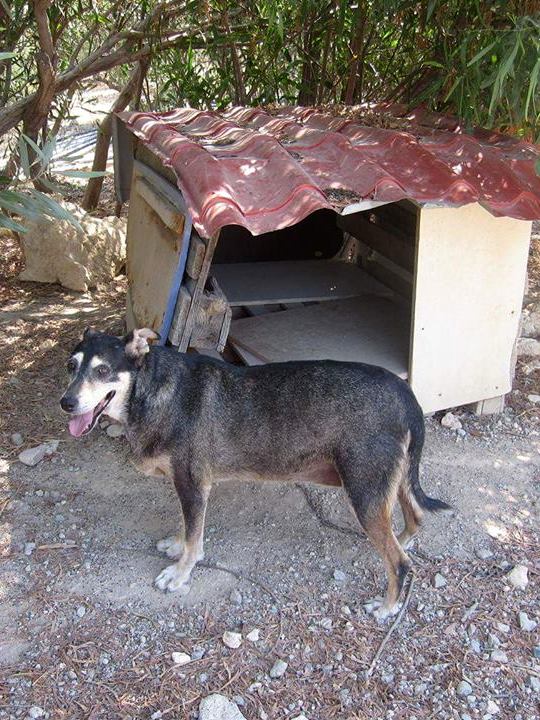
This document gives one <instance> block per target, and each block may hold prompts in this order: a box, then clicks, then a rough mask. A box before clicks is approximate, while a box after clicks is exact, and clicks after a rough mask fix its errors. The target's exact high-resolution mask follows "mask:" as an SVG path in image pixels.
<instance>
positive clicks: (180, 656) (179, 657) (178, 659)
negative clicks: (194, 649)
mask: <svg viewBox="0 0 540 720" xmlns="http://www.w3.org/2000/svg"><path fill="white" fill-rule="evenodd" d="M171 658H172V661H173V663H174V664H175V665H187V664H188V663H190V662H191V657H190V656H189V655H188V654H187V653H185V652H173V653H172V654H171Z"/></svg>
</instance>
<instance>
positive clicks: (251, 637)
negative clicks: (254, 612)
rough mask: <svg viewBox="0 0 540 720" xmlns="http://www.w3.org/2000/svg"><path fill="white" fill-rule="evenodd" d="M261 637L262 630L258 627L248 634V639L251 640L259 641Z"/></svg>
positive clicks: (253, 641)
mask: <svg viewBox="0 0 540 720" xmlns="http://www.w3.org/2000/svg"><path fill="white" fill-rule="evenodd" d="M259 638H260V631H259V629H258V628H254V629H253V630H252V631H251V632H248V634H247V635H246V640H249V642H252V643H256V642H258V641H259Z"/></svg>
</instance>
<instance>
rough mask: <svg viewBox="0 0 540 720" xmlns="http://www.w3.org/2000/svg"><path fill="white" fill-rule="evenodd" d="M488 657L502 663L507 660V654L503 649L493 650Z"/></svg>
mask: <svg viewBox="0 0 540 720" xmlns="http://www.w3.org/2000/svg"><path fill="white" fill-rule="evenodd" d="M489 657H490V659H491V660H493V662H499V663H502V664H503V665H504V664H506V663H507V662H508V655H507V654H506V653H505V652H504V651H503V650H493V652H492V653H491V655H490V656H489Z"/></svg>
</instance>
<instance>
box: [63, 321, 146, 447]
mask: <svg viewBox="0 0 540 720" xmlns="http://www.w3.org/2000/svg"><path fill="white" fill-rule="evenodd" d="M157 338H158V335H157V334H156V333H155V332H154V331H153V330H148V329H142V330H133V332H130V333H129V334H128V335H126V336H125V337H124V338H119V337H115V336H114V335H106V334H105V333H100V332H97V331H95V330H91V329H88V330H86V331H85V333H84V336H83V339H82V341H81V342H80V343H79V344H78V345H77V347H76V348H75V349H74V350H73V352H72V353H71V356H70V358H69V360H68V363H67V369H68V372H69V374H70V383H69V386H68V388H67V390H66V391H65V393H64V394H63V396H62V398H61V400H60V406H61V407H62V410H64V411H65V412H67V413H69V415H70V420H69V432H70V433H71V434H72V435H73V436H74V437H80V436H81V435H86V434H87V433H89V432H90V431H91V430H92V429H93V428H94V427H95V424H96V423H97V421H98V419H99V417H100V416H101V415H102V414H103V413H105V414H106V415H109V416H110V417H112V418H113V419H115V420H119V421H120V422H123V421H125V419H126V417H125V414H126V407H127V400H128V398H129V393H130V390H131V386H132V384H133V378H134V375H135V373H136V372H137V371H138V370H139V368H140V367H141V365H142V363H143V361H144V357H145V355H146V353H148V352H149V350H150V346H149V344H148V341H149V340H156V339H157Z"/></svg>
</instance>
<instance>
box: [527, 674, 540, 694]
mask: <svg viewBox="0 0 540 720" xmlns="http://www.w3.org/2000/svg"><path fill="white" fill-rule="evenodd" d="M529 687H530V688H531V690H532V691H533V692H535V693H537V694H539V695H540V679H539V678H537V677H536V676H535V675H529Z"/></svg>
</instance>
